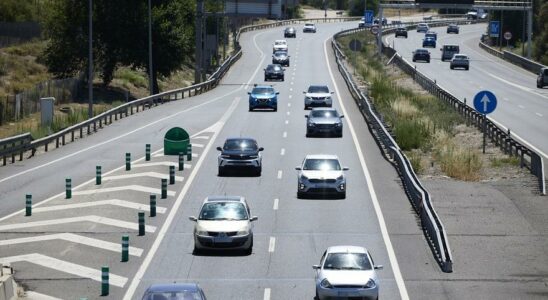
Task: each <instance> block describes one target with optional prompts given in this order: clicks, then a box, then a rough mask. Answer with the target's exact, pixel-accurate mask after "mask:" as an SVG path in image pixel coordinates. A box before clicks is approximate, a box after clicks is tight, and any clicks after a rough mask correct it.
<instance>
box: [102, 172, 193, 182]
mask: <svg viewBox="0 0 548 300" xmlns="http://www.w3.org/2000/svg"><path fill="white" fill-rule="evenodd" d="M139 177H153V178H166V179H167V178H169V174H163V173H158V172H144V173H136V174H125V175H115V176H106V177H103V180H105V181H107V180H120V179H129V178H139ZM183 179H184V177H181V176H175V181H183Z"/></svg>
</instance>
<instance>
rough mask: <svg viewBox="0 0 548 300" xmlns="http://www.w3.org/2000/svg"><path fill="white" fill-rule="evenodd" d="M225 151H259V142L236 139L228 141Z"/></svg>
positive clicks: (224, 147)
mask: <svg viewBox="0 0 548 300" xmlns="http://www.w3.org/2000/svg"><path fill="white" fill-rule="evenodd" d="M223 149H224V150H229V151H230V150H243V151H257V149H258V146H257V142H255V141H254V140H248V139H241V140H240V139H234V140H227V141H226V142H225V145H224V146H223Z"/></svg>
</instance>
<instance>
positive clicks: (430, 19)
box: [422, 16, 433, 21]
mask: <svg viewBox="0 0 548 300" xmlns="http://www.w3.org/2000/svg"><path fill="white" fill-rule="evenodd" d="M432 18H433V17H432V16H424V17H422V19H423V20H424V21H432Z"/></svg>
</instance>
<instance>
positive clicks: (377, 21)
mask: <svg viewBox="0 0 548 300" xmlns="http://www.w3.org/2000/svg"><path fill="white" fill-rule="evenodd" d="M379 23H380V19H379V18H375V20H373V24H379ZM387 24H388V20H387V19H386V18H385V17H383V18H382V26H385V25H387Z"/></svg>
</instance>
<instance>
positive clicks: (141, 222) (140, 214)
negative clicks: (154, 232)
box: [137, 211, 145, 236]
mask: <svg viewBox="0 0 548 300" xmlns="http://www.w3.org/2000/svg"><path fill="white" fill-rule="evenodd" d="M137 215H138V217H139V236H144V235H145V213H144V212H142V211H140V212H138V213H137Z"/></svg>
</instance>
